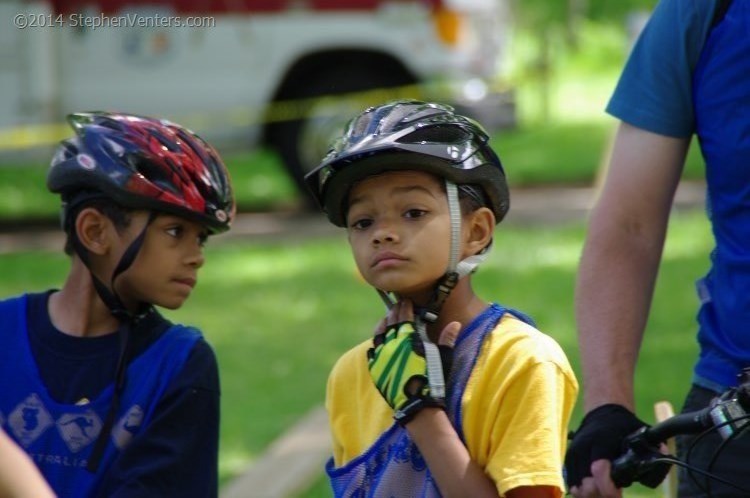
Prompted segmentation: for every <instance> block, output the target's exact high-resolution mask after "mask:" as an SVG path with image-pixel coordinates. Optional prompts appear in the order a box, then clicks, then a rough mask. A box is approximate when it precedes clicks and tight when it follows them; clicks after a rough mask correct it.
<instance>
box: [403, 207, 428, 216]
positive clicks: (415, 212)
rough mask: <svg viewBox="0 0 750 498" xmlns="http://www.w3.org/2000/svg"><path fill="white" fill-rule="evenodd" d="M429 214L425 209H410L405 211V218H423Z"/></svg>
mask: <svg viewBox="0 0 750 498" xmlns="http://www.w3.org/2000/svg"><path fill="white" fill-rule="evenodd" d="M425 214H427V211H425V210H424V209H409V210H407V211H406V212H405V213H404V217H405V218H421V217H422V216H424V215H425Z"/></svg>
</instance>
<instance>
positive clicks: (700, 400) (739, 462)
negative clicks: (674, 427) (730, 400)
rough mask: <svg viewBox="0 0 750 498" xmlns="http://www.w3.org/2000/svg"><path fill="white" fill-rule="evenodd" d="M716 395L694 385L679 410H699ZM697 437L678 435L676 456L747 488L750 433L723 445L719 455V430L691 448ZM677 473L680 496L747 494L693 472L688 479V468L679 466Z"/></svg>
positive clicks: (735, 496)
mask: <svg viewBox="0 0 750 498" xmlns="http://www.w3.org/2000/svg"><path fill="white" fill-rule="evenodd" d="M716 396H718V393H716V392H714V391H711V390H710V389H705V388H703V387H698V386H695V385H694V386H693V387H692V388H691V389H690V392H689V393H688V395H687V397H686V398H685V405H684V406H683V407H682V412H692V411H696V410H700V409H701V408H704V407H706V406H708V404H709V403H710V402H711V400H712V399H714V398H715V397H716ZM696 438H697V435H693V436H679V437H677V456H678V457H679V458H680V460H682V461H683V462H687V463H688V464H689V465H691V466H692V467H695V468H697V469H699V470H709V471H710V472H711V473H712V474H714V475H717V476H719V477H722V478H724V479H726V480H728V481H730V482H732V483H735V484H737V485H739V486H742V487H743V488H745V489H749V490H750V432H747V433H745V434H743V435H740V436H739V437H737V438H735V439H732V440H731V441H730V442H729V443H728V444H725V445H724V446H723V448H722V449H721V450H720V452H719V453H718V455H716V450H717V449H718V448H719V447H720V445H721V443H722V442H723V441H724V440H723V439H722V437H721V436H720V435H719V434H718V433H716V432H715V431H713V432H711V433H710V434H708V435H707V436H706V437H702V438H701V439H700V441H699V442H698V443H697V444H696V445H695V446H693V447H692V449H690V447H691V445H693V442H694V441H696ZM688 450H689V454H688ZM714 458H715V460H714ZM712 461H713V462H712ZM709 467H710V469H709ZM678 476H679V486H678V496H679V497H680V498H698V497H713V498H727V497H733V498H748V497H750V493H747V492H742V491H740V490H737V489H735V488H732V487H730V486H728V485H726V484H723V483H721V482H719V481H716V480H714V479H707V478H706V477H704V476H702V475H700V474H698V473H696V472H693V473H692V476H693V477H692V478H691V477H690V475H689V473H688V471H687V470H686V469H684V468H682V467H681V468H680V469H679V471H678Z"/></svg>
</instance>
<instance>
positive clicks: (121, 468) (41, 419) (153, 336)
mask: <svg viewBox="0 0 750 498" xmlns="http://www.w3.org/2000/svg"><path fill="white" fill-rule="evenodd" d="M68 121H69V123H70V124H71V125H72V127H73V129H74V130H75V132H76V136H75V137H74V138H71V139H69V140H66V141H64V142H63V143H62V144H61V145H60V147H59V149H58V150H57V152H56V154H55V155H54V157H53V159H52V164H51V166H50V169H49V173H48V177H47V186H48V188H49V189H50V190H51V191H52V192H55V193H58V194H60V195H61V197H62V201H63V213H62V221H63V229H64V230H65V233H66V234H67V242H66V247H65V249H66V252H67V253H68V254H70V255H71V256H72V262H71V268H70V271H69V273H68V276H67V278H66V280H65V283H64V284H63V286H62V287H61V288H60V289H59V290H54V289H53V290H49V291H46V292H43V293H28V294H24V295H21V296H18V297H14V298H10V299H6V300H4V301H0V324H2V325H0V423H2V427H3V428H4V429H5V430H6V432H7V433H8V434H9V435H10V436H11V437H12V438H13V439H14V440H15V441H16V442H17V443H18V444H19V446H21V447H22V448H23V449H24V450H25V451H26V452H27V453H28V454H29V455H30V456H31V458H32V460H33V461H34V462H35V463H36V465H37V466H38V467H39V469H40V470H41V471H42V474H43V475H44V477H45V478H46V480H47V481H48V482H49V484H50V486H51V487H52V488H53V490H54V491H55V493H57V494H58V495H59V496H61V497H66V496H76V497H89V496H105V497H114V496H117V497H126V496H139V497H144V496H180V497H210V496H216V494H217V490H218V485H217V458H218V428H219V379H218V369H217V365H216V359H215V357H214V354H213V351H212V349H211V347H210V346H209V345H208V343H206V341H205V340H204V339H203V337H202V336H201V333H200V331H198V330H197V329H195V328H190V327H186V326H182V325H176V324H172V323H170V322H169V321H167V320H166V319H165V318H163V317H162V316H161V315H160V314H159V313H158V312H157V311H156V309H155V306H163V307H165V308H168V309H177V308H179V307H180V306H182V304H183V303H184V302H185V300H186V299H187V298H188V297H189V296H190V293H191V291H192V290H193V287H194V286H195V285H196V283H197V275H198V270H199V269H200V268H201V266H203V263H204V256H203V244H204V242H205V240H206V238H207V237H208V236H209V235H211V234H214V233H219V232H222V231H225V230H227V229H228V228H229V225H230V223H231V220H232V217H233V215H234V211H235V207H234V200H233V196H232V191H231V187H230V183H229V176H228V173H227V170H226V168H225V166H224V165H223V163H222V161H221V159H220V158H219V156H218V154H217V153H216V152H215V150H214V149H213V148H212V147H211V146H210V145H209V144H207V143H206V142H204V141H203V140H202V139H201V138H200V137H198V136H196V135H194V134H193V133H192V132H190V131H189V130H187V129H185V128H183V127H181V126H179V125H176V124H174V123H171V122H168V121H164V120H157V119H151V118H146V117H140V116H133V115H127V114H115V113H81V114H73V115H71V116H69V118H68Z"/></svg>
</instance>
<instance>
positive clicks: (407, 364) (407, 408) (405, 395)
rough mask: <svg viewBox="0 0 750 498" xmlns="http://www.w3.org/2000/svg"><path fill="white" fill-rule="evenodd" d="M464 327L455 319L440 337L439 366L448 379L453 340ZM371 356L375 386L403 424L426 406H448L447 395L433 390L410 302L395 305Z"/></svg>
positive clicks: (369, 362)
mask: <svg viewBox="0 0 750 498" xmlns="http://www.w3.org/2000/svg"><path fill="white" fill-rule="evenodd" d="M460 329H461V325H460V324H459V323H458V322H451V323H450V324H449V325H448V326H446V327H445V329H444V330H443V332H442V333H441V336H440V341H439V343H440V353H441V354H440V356H441V358H442V361H441V365H439V366H438V367H439V368H440V369H442V371H443V375H444V377H445V378H446V379H447V378H448V373H449V372H450V363H451V361H450V360H451V359H452V352H453V343H454V342H455V338H456V336H457V335H458V332H459V330H460ZM367 357H368V367H369V370H370V375H371V376H372V379H373V381H374V382H375V386H376V387H377V388H378V391H380V394H382V395H383V398H385V400H386V402H387V403H388V404H389V405H390V406H391V407H392V408H393V409H394V410H395V414H394V418H395V419H396V421H397V422H399V423H400V424H401V425H406V424H407V423H408V422H409V421H410V420H411V419H412V418H413V417H414V415H416V414H417V413H418V412H419V411H420V410H422V409H423V408H426V407H430V406H431V407H441V408H442V407H444V400H443V398H442V397H438V396H434V395H433V393H432V391H431V390H430V384H429V381H428V376H427V360H426V358H425V348H424V343H423V341H422V338H421V337H420V336H419V334H418V333H417V332H416V330H415V326H414V312H413V310H412V305H411V303H410V302H408V301H399V302H398V303H396V304H395V305H394V306H393V308H391V310H390V311H389V312H388V316H387V317H386V319H385V320H383V321H382V322H381V323H380V324H379V326H378V329H377V330H376V334H375V337H374V339H373V347H372V348H370V349H369V350H368V352H367ZM438 361H440V360H438Z"/></svg>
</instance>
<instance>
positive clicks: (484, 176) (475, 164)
mask: <svg viewBox="0 0 750 498" xmlns="http://www.w3.org/2000/svg"><path fill="white" fill-rule="evenodd" d="M399 169H414V170H421V171H426V172H429V173H433V174H435V175H436V176H438V177H441V178H444V179H446V180H448V181H450V182H453V183H454V184H456V185H467V184H468V185H476V186H479V187H481V189H482V191H483V193H484V196H485V197H486V200H487V205H488V207H489V208H491V209H492V211H493V212H494V213H495V219H496V222H497V223H499V222H500V221H501V220H502V219H503V217H504V216H505V214H506V213H507V212H508V207H509V195H508V185H507V182H506V179H505V171H504V170H503V166H502V164H501V162H500V159H499V157H498V156H497V154H495V152H494V151H493V150H492V148H491V147H490V145H489V136H488V135H487V132H486V131H485V130H484V128H482V126H481V125H480V124H479V123H477V122H475V121H474V120H472V119H469V118H467V117H464V116H461V115H459V114H456V113H455V111H454V109H453V108H452V107H450V106H448V105H444V104H437V103H427V102H421V101H417V100H400V101H395V102H389V103H387V104H383V105H380V106H376V107H370V108H368V109H366V110H365V111H364V112H362V113H361V114H360V115H358V116H357V117H355V118H354V119H353V120H352V121H350V122H349V124H348V126H347V128H346V130H345V132H344V134H343V135H342V137H341V138H340V139H338V140H337V141H336V142H335V143H334V144H333V145H332V148H331V150H330V151H329V152H328V154H327V155H326V157H325V158H324V159H323V161H322V163H321V164H320V165H319V166H318V167H317V168H316V169H315V170H313V171H312V172H310V173H309V174H308V175H307V176H306V177H305V179H306V181H307V184H308V187H309V188H310V190H312V193H313V195H314V196H315V198H316V199H317V201H318V203H319V204H320V206H321V207H322V209H323V211H324V212H325V213H326V214H327V216H328V218H329V220H330V221H331V222H332V223H333V224H334V225H337V226H345V225H346V210H347V209H346V205H347V197H348V194H349V190H350V189H351V187H352V185H353V184H354V183H356V182H357V181H359V180H361V179H363V178H365V177H368V176H371V175H375V174H378V173H382V172H385V171H392V170H399Z"/></svg>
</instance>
